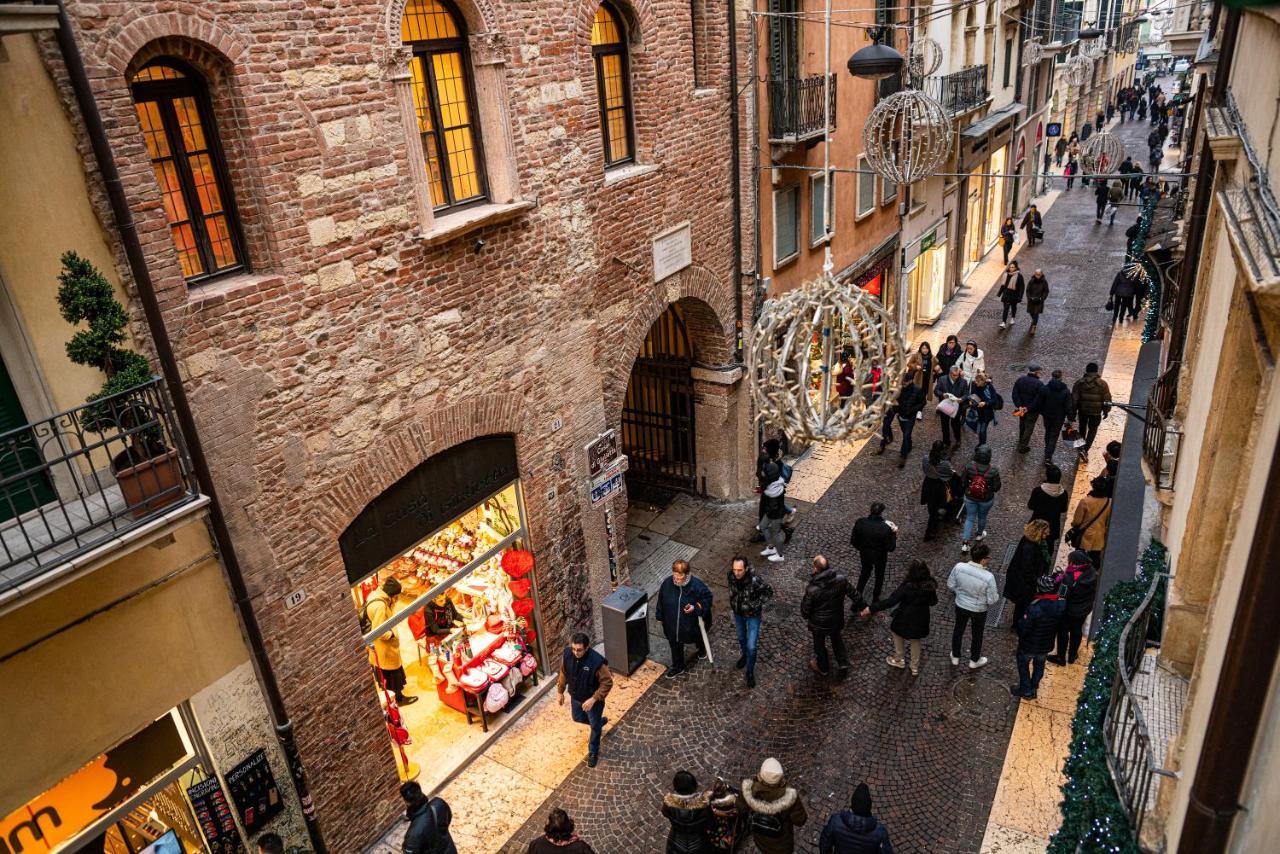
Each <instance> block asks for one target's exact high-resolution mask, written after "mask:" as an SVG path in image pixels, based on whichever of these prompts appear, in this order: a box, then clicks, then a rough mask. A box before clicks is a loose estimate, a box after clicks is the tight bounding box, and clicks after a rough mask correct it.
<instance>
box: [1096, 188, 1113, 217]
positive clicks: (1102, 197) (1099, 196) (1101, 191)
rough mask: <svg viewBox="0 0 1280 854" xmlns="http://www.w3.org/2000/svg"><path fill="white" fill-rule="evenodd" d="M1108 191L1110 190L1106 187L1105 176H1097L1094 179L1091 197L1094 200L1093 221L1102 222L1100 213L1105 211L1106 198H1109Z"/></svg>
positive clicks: (1107, 202)
mask: <svg viewBox="0 0 1280 854" xmlns="http://www.w3.org/2000/svg"><path fill="white" fill-rule="evenodd" d="M1110 193H1111V191H1110V190H1109V189H1108V188H1107V179H1106V178H1097V179H1095V180H1094V187H1093V198H1094V201H1095V202H1096V205H1095V211H1094V214H1093V221H1094V222H1096V223H1101V222H1102V215H1103V214H1104V213H1106V210H1107V205H1108V204H1109V201H1108V200H1109V198H1110Z"/></svg>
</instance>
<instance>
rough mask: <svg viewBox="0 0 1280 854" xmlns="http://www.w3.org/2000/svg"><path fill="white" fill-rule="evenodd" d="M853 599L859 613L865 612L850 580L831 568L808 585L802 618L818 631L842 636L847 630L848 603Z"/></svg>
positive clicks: (801, 611)
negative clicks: (846, 610) (846, 613)
mask: <svg viewBox="0 0 1280 854" xmlns="http://www.w3.org/2000/svg"><path fill="white" fill-rule="evenodd" d="M846 598H847V599H850V600H852V601H853V602H854V604H855V610H861V607H862V604H863V603H862V600H861V599H860V598H859V596H858V594H857V591H856V590H855V589H854V587H853V585H852V584H850V583H849V579H847V578H845V577H844V575H842V574H841V573H839V572H836V571H835V570H834V569H832V568H831V567H827V568H826V569H824V570H822V572H819V573H817V574H815V575H813V576H810V578H809V583H808V584H806V585H805V588H804V596H803V597H802V598H801V599H800V616H801V617H803V618H804V620H805V622H807V623H808V624H809V628H811V629H815V630H817V631H832V632H838V631H840V629H843V628H844V600H845V599H846Z"/></svg>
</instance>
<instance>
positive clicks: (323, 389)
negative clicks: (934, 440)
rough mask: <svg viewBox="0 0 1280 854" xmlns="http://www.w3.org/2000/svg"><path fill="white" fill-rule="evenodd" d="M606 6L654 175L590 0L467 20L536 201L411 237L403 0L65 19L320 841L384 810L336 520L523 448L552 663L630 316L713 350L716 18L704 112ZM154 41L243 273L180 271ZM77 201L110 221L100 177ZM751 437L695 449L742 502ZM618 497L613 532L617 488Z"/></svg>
mask: <svg viewBox="0 0 1280 854" xmlns="http://www.w3.org/2000/svg"><path fill="white" fill-rule="evenodd" d="M622 5H623V6H624V11H625V13H626V15H627V16H628V18H629V20H630V22H631V23H632V25H633V28H634V30H635V31H634V33H633V39H632V44H631V67H632V79H633V91H634V101H635V117H636V141H637V151H638V159H639V161H640V162H641V163H642V164H651V165H653V166H656V167H658V168H657V169H656V170H655V171H652V172H649V173H647V174H642V175H637V176H635V177H631V178H629V179H627V180H623V181H618V182H611V185H610V186H605V174H604V171H603V168H602V163H603V158H602V151H601V140H600V132H599V127H598V118H597V117H598V113H597V105H596V91H595V89H596V85H595V75H594V69H593V66H592V60H591V55H590V21H591V18H592V15H593V14H594V9H595V5H594V4H593V3H591V2H586V0H573V2H570V3H564V2H562V0H522V2H519V3H517V2H514V0H508V1H507V2H500V1H499V0H476V2H474V3H472V4H465V3H464V4H460V8H461V9H462V11H463V14H464V15H465V17H466V18H467V22H468V25H469V29H470V32H471V34H472V36H473V37H475V36H477V35H480V36H483V39H482V40H481V42H476V41H474V40H473V44H481V45H482V46H483V48H484V50H485V53H486V55H485V57H484V61H485V62H488V63H494V64H496V65H497V66H498V67H499V68H500V69H501V73H500V75H499V76H498V79H500V81H501V83H502V89H503V92H502V98H503V99H504V100H502V103H503V104H505V110H506V116H505V119H506V123H505V128H504V131H505V133H506V134H509V138H508V140H507V142H509V150H510V151H511V152H512V153H513V156H514V158H515V170H514V174H515V176H516V179H517V181H518V185H519V186H518V191H519V197H520V198H521V199H523V200H526V201H528V202H530V203H531V205H530V207H529V209H528V210H527V211H524V212H521V213H519V214H518V215H516V216H514V218H509V219H507V220H506V221H503V222H501V223H495V224H492V225H489V226H486V227H484V228H482V229H480V230H478V231H475V232H473V233H471V234H468V235H466V236H465V237H462V238H460V239H456V240H452V241H444V242H438V243H434V244H430V245H428V244H427V243H425V242H424V241H422V240H420V239H418V238H419V235H420V232H421V221H420V218H419V215H418V213H417V210H418V209H417V207H416V205H415V202H414V199H415V188H414V185H413V177H412V175H413V171H412V168H411V167H412V164H411V162H410V158H409V155H408V153H407V152H408V151H410V146H413V145H417V144H418V142H417V139H416V132H414V130H413V129H412V128H406V127H405V126H404V123H403V121H402V117H401V116H402V114H401V110H400V108H399V106H398V103H397V97H396V91H395V85H396V84H395V77H396V76H397V75H400V74H401V73H402V71H403V68H402V66H401V65H400V64H399V63H400V62H401V60H402V59H403V51H402V49H401V47H400V45H399V44H398V31H399V27H398V22H399V14H400V11H399V10H400V8H402V2H401V3H400V4H397V3H396V2H395V0H391V2H375V0H341V2H339V0H328V2H326V0H308V2H299V1H298V0H240V1H239V2H238V1H237V0H225V2H216V3H215V2H200V3H195V2H189V3H188V2H172V0H155V1H154V2H146V0H141V2H78V1H77V0H72V2H69V3H68V7H69V11H70V14H71V17H72V19H73V22H74V26H75V29H76V35H77V38H78V41H79V43H80V47H81V51H82V53H83V55H84V60H85V64H86V66H87V68H88V71H89V75H90V78H91V81H92V85H93V87H94V90H95V94H96V97H97V99H98V103H99V107H100V109H101V111H102V114H103V119H104V122H105V123H106V125H107V128H108V132H109V135H110V137H111V141H112V145H113V149H114V151H115V155H116V158H117V161H118V165H119V167H120V170H121V173H122V176H123V180H124V183H125V189H126V194H127V196H128V199H129V202H130V205H131V208H132V210H133V215H134V217H135V219H136V223H137V227H138V232H139V235H140V237H141V240H142V243H143V247H144V249H145V252H146V254H147V257H148V259H149V268H150V273H151V276H152V277H153V279H154V281H155V285H156V288H157V290H158V294H159V297H160V300H161V304H162V307H163V309H164V311H165V317H166V323H167V326H168V329H169V333H170V335H171V337H172V339H173V342H174V345H175V347H176V349H177V351H178V355H179V358H180V361H181V367H182V370H183V371H184V374H185V376H186V377H187V378H188V382H189V390H190V392H191V396H192V400H193V404H194V406H195V408H196V418H197V422H198V424H199V427H200V434H201V439H202V441H203V443H204V445H205V447H206V451H207V453H208V455H209V458H210V462H211V464H212V466H213V470H214V477H215V480H216V482H217V484H216V485H217V487H218V490H219V493H220V498H221V500H222V503H223V505H224V509H225V511H226V514H227V516H228V520H229V524H230V526H231V529H232V533H233V536H234V537H235V540H236V543H237V551H238V553H239V557H240V560H241V563H242V565H243V566H244V569H245V572H246V575H247V581H248V583H249V586H250V590H251V593H252V596H253V602H254V606H255V608H256V610H257V611H258V613H259V615H260V619H261V621H262V626H263V630H264V633H265V635H266V641H267V645H268V651H269V655H270V658H271V661H272V662H273V666H274V667H275V668H276V670H277V671H278V674H279V677H280V680H281V685H282V688H283V690H284V693H285V700H286V704H287V706H288V708H289V710H290V713H291V715H292V716H293V718H294V720H295V723H296V725H297V734H298V741H299V747H300V750H301V754H302V758H303V761H304V763H305V764H306V766H307V769H308V772H309V773H310V775H311V781H312V784H313V790H314V791H313V795H314V797H315V800H316V806H317V811H318V815H319V817H320V820H321V823H322V825H323V827H324V831H325V833H326V837H327V839H328V841H329V844H330V846H331V848H332V850H344V851H350V850H356V849H357V848H359V847H360V845H361V844H362V843H364V842H366V841H368V840H369V839H371V838H372V837H373V836H374V835H375V834H376V833H377V832H378V831H380V830H381V829H382V828H383V827H384V826H385V825H386V824H387V823H388V822H389V821H390V820H392V818H393V816H394V814H395V813H396V812H397V811H398V809H399V803H398V799H397V797H396V794H395V788H396V784H397V778H396V773H395V768H394V764H393V760H392V754H391V751H390V749H389V745H388V744H387V741H386V736H385V731H384V729H383V727H382V725H381V717H380V714H379V708H378V705H377V702H376V699H375V696H374V691H373V690H372V687H373V685H372V680H371V677H370V675H369V672H368V668H367V665H366V663H365V656H364V653H363V650H362V648H361V644H360V638H359V631H358V625H357V619H356V614H355V612H354V610H353V608H352V606H351V599H350V594H349V591H348V588H347V583H346V579H345V573H344V569H343V566H342V561H341V558H340V556H339V553H338V546H337V537H338V534H339V533H340V532H341V531H342V530H343V529H344V528H345V527H346V525H347V524H349V522H350V521H351V519H352V518H353V517H354V516H355V514H356V513H358V512H359V511H360V509H361V508H362V507H363V506H364V505H365V503H366V502H368V501H369V499H371V498H372V497H373V496H375V495H377V494H378V493H379V492H380V491H381V490H382V489H384V488H386V487H387V486H389V485H390V484H392V483H394V482H395V481H396V480H397V479H398V478H399V477H400V476H402V475H403V474H405V473H406V472H408V471H409V470H411V469H412V468H413V467H414V466H416V465H417V464H418V463H420V462H421V461H422V460H424V459H426V458H427V457H429V456H430V455H432V454H434V453H437V452H439V451H441V450H443V449H445V448H447V447H449V446H451V445H453V444H456V443H458V442H461V441H464V440H466V439H469V438H471V437H474V436H478V435H484V434H487V433H495V432H510V433H513V434H514V435H515V436H516V441H517V451H518V455H519V464H520V470H521V476H522V479H523V486H524V494H525V498H526V503H527V510H528V516H529V521H530V524H531V529H532V530H531V537H532V540H533V544H534V548H535V551H536V554H537V556H538V562H539V573H540V589H541V600H542V603H543V614H542V616H543V619H544V636H545V638H546V640H547V644H548V647H549V648H555V647H556V645H557V644H558V643H559V642H560V640H561V639H563V638H564V637H565V635H566V634H567V633H568V632H569V631H570V630H571V629H573V628H576V627H578V626H583V625H589V624H590V622H591V621H592V619H593V615H594V611H595V610H596V603H597V602H598V600H599V598H600V596H601V594H602V593H603V592H604V591H606V590H607V589H608V578H607V562H606V558H605V543H604V526H603V519H602V516H601V513H600V511H599V510H592V509H591V508H590V507H589V503H588V501H587V497H586V491H585V487H584V482H583V479H584V471H583V470H584V468H585V461H584V460H583V459H582V446H583V445H584V444H585V443H586V442H587V441H589V440H590V439H591V438H593V437H594V436H595V435H596V433H597V432H599V431H600V430H602V429H604V428H606V427H608V426H616V423H617V417H618V410H619V407H620V401H621V396H622V394H623V393H625V388H626V378H627V376H628V374H629V371H630V366H631V363H632V361H633V359H634V357H635V355H636V352H637V350H638V348H639V345H640V342H641V341H642V340H643V337H644V335H645V333H646V332H647V330H648V328H649V326H650V325H651V324H652V322H653V321H654V320H655V319H656V318H657V317H658V315H659V314H661V312H662V311H663V310H664V309H665V307H666V305H667V304H668V303H669V302H671V301H674V300H677V299H687V300H691V301H696V303H697V305H698V306H699V307H700V309H699V312H698V314H697V316H698V329H697V331H696V337H697V339H698V342H697V343H696V344H695V346H696V347H698V348H699V349H700V350H702V351H705V352H706V353H708V354H711V355H714V358H715V359H716V360H728V359H730V358H731V357H732V352H733V349H732V348H733V332H734V324H735V320H736V315H735V296H734V293H733V288H734V287H735V282H734V281H733V257H732V246H733V243H732V229H733V227H734V223H733V222H732V217H731V197H730V183H729V182H730V180H731V176H730V174H729V132H728V127H729V110H728V95H727V94H726V92H727V80H728V74H727V71H726V69H727V57H726V54H725V48H724V45H725V44H726V42H727V38H726V23H725V14H724V12H725V9H724V6H723V5H722V4H720V3H714V2H713V3H708V4H706V7H707V9H708V14H707V16H706V32H707V34H708V38H709V39H711V40H712V46H713V50H714V52H713V53H712V54H711V63H710V68H709V75H710V80H711V84H713V85H715V86H717V87H718V92H711V93H699V94H698V95H696V96H695V95H694V93H693V89H694V87H693V62H692V51H693V45H692V39H691V36H690V26H689V20H690V7H689V4H688V3H685V2H682V0H636V2H634V3H633V4H632V5H630V6H626V5H625V4H622ZM745 26H746V25H745V24H744V25H743V27H744V29H743V32H744V33H745V32H746V29H745ZM742 41H743V43H745V38H743V39H742ZM43 47H44V49H45V54H46V57H47V59H48V62H49V65H50V68H51V71H52V73H53V74H54V76H55V79H58V80H59V81H60V84H61V86H62V90H63V94H64V98H66V99H67V102H68V104H70V103H71V101H70V99H69V96H68V94H67V88H66V85H65V73H64V70H63V69H62V67H61V64H60V62H59V60H58V58H57V56H56V51H54V50H53V49H52V47H51V45H50V43H49V42H48V41H47V40H46V41H45V43H44V45H43ZM158 55H174V56H179V57H181V58H183V59H185V60H186V61H187V62H189V63H190V64H191V65H193V66H195V67H196V68H197V69H198V70H200V71H201V73H202V74H204V75H205V76H206V78H207V82H208V84H209V89H210V94H211V99H212V101H213V105H214V111H215V114H216V115H215V119H216V123H217V125H218V129H219V131H220V134H221V137H222V143H223V147H224V149H225V151H226V155H227V160H228V165H229V171H230V173H231V176H232V179H231V180H232V185H233V188H234V191H235V195H236V201H237V203H238V207H239V210H240V213H241V217H242V220H243V226H244V232H245V236H246V243H247V244H248V254H249V261H250V264H251V267H252V270H251V272H249V273H246V274H243V275H239V276H235V277H233V278H231V279H225V280H221V281H215V282H212V283H209V284H206V285H201V286H198V287H195V288H191V287H188V285H187V284H186V283H185V282H184V281H183V279H182V276H181V272H180V268H179V265H178V261H177V257H176V254H175V252H174V249H173V245H172V243H171V241H170V238H169V234H168V230H167V227H166V224H165V219H164V212H163V210H162V207H161V203H160V194H159V192H158V189H157V186H156V182H155V179H154V177H153V175H152V172H151V167H150V164H149V162H148V160H147V155H146V151H145V148H144V146H143V142H142V137H141V134H140V131H139V128H138V124H137V121H136V118H135V116H134V112H133V106H132V101H131V98H130V94H129V90H128V85H127V82H126V81H127V76H128V74H129V73H130V72H131V71H132V70H134V69H136V68H137V67H138V66H139V65H140V64H141V63H142V62H145V61H146V60H148V59H151V58H154V57H155V56H158ZM743 67H744V68H745V64H744V66H743ZM700 82H702V81H700ZM703 85H704V86H705V85H707V83H705V82H704V83H703ZM72 112H73V113H74V111H72ZM82 142H83V140H82ZM495 148H501V146H495ZM84 150H85V151H86V165H87V166H88V165H89V163H90V162H91V161H89V160H88V159H87V147H85V148H84ZM744 185H748V186H749V182H745V181H744ZM94 194H95V203H96V204H97V207H98V210H99V212H100V215H101V216H102V219H103V222H104V225H106V226H108V227H110V226H111V218H110V216H109V214H108V212H107V209H106V207H105V203H104V199H105V196H104V194H103V192H102V188H101V186H99V185H98V184H96V183H95V184H94ZM751 204H752V202H751V201H750V200H749V199H748V200H745V201H744V205H747V206H749V205H751ZM748 209H750V208H748ZM686 220H688V221H689V222H691V224H692V241H693V266H692V267H690V268H688V269H686V270H684V271H682V272H681V273H679V274H677V275H676V276H673V277H670V278H669V279H667V280H664V281H663V282H660V283H658V284H656V285H655V284H654V283H653V281H652V261H651V248H650V239H651V237H652V236H653V235H655V234H657V233H660V232H662V231H663V230H665V229H667V228H669V227H670V226H672V225H675V224H677V223H680V222H683V221H686ZM477 238H480V239H482V240H483V241H484V244H483V247H478V246H477V242H476V239H477ZM117 249H118V247H117ZM120 257H121V258H122V256H120ZM118 266H119V267H120V268H121V271H122V273H123V272H127V271H126V270H125V266H124V264H123V261H121V262H120V263H119V265H118ZM125 278H126V280H127V278H128V277H127V275H126V276H125ZM749 305H750V304H749V303H748V310H749ZM135 310H136V306H135ZM740 385H741V383H738V384H736V385H727V386H721V387H718V388H717V389H716V391H715V395H714V396H715V397H716V403H715V407H716V409H717V411H718V412H720V413H721V417H720V420H721V422H722V423H727V424H730V426H733V425H735V424H736V426H737V428H738V430H739V431H740V433H741V434H742V435H743V436H746V434H747V428H748V424H749V413H748V412H747V407H746V399H745V394H742V395H740ZM739 397H741V400H742V405H741V406H738V405H736V400H737V399H738V398H739ZM556 419H561V420H562V421H563V427H562V428H561V429H560V430H558V431H555V432H553V431H552V422H553V420H556ZM752 445H753V443H752V442H751V441H750V439H746V440H745V441H744V442H736V441H733V440H731V439H726V438H725V437H724V436H723V435H720V436H717V441H716V444H715V446H714V447H711V448H707V449H700V450H699V457H700V459H706V458H707V455H708V454H711V455H714V456H715V457H716V459H717V461H718V462H717V465H718V469H717V470H718V471H720V470H723V471H722V472H721V473H720V474H717V478H718V481H722V482H723V483H725V484H727V486H726V487H725V488H726V490H727V491H728V492H733V491H736V490H740V489H741V488H742V487H743V485H745V484H748V483H749V473H750V459H751V446H752ZM739 469H741V470H742V471H741V472H739ZM615 508H616V510H617V511H618V512H617V516H616V521H615V525H616V527H617V530H619V531H621V530H625V500H618V501H616V502H615ZM424 533H426V532H424ZM300 588H305V589H306V591H307V594H308V596H307V600H306V602H305V603H304V604H303V605H302V606H300V607H298V608H296V609H294V610H291V611H289V612H288V613H287V614H286V613H285V612H284V609H283V606H282V597H283V596H284V595H285V594H286V593H288V592H289V591H292V590H297V589H300Z"/></svg>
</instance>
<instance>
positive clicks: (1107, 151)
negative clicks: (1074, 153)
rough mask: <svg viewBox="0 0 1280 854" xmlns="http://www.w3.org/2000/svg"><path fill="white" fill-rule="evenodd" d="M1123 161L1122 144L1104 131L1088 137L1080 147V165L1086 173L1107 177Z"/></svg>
mask: <svg viewBox="0 0 1280 854" xmlns="http://www.w3.org/2000/svg"><path fill="white" fill-rule="evenodd" d="M1123 160H1124V143H1122V142H1121V141H1120V140H1119V139H1118V138H1117V137H1115V136H1113V135H1112V134H1110V133H1107V132H1106V131H1101V132H1099V133H1095V134H1093V135H1092V136H1090V137H1089V138H1088V139H1086V140H1085V141H1084V144H1083V145H1081V146H1080V165H1081V167H1083V169H1084V171H1085V172H1086V173H1090V174H1095V175H1107V174H1110V173H1112V172H1115V171H1116V169H1117V168H1119V166H1120V164H1121V162H1123Z"/></svg>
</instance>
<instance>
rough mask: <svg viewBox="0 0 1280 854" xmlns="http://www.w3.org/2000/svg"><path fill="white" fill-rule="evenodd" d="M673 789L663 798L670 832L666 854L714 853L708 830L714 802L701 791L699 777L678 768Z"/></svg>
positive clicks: (673, 781)
mask: <svg viewBox="0 0 1280 854" xmlns="http://www.w3.org/2000/svg"><path fill="white" fill-rule="evenodd" d="M671 789H672V790H671V791H670V792H668V793H667V794H666V796H665V797H663V799H662V814H663V816H665V817H666V819H667V821H668V823H670V825H671V829H670V830H669V831H667V854H711V843H710V842H709V841H708V839H707V829H708V827H709V826H710V824H711V802H710V800H709V799H708V798H707V795H706V793H705V792H700V791H698V780H697V778H696V777H694V776H693V775H692V774H690V773H689V772H688V771H683V770H682V771H677V772H676V774H675V778H674V779H673V780H672V781H671Z"/></svg>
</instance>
